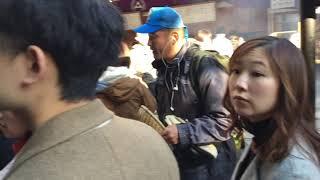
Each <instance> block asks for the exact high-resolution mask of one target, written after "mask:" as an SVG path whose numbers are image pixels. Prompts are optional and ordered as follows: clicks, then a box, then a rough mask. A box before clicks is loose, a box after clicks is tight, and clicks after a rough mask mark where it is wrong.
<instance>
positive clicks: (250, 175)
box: [231, 143, 258, 180]
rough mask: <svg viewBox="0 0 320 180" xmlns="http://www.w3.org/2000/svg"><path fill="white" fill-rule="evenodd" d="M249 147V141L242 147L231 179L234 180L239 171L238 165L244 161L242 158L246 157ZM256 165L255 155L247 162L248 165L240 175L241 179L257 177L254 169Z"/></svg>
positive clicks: (246, 179)
mask: <svg viewBox="0 0 320 180" xmlns="http://www.w3.org/2000/svg"><path fill="white" fill-rule="evenodd" d="M250 148H251V143H250V144H249V145H248V146H247V147H246V148H245V149H244V151H243V153H242V155H241V157H240V160H239V161H238V163H237V165H236V168H235V170H234V171H233V174H232V177H231V180H236V177H237V176H238V174H239V173H240V172H239V170H240V167H241V166H242V164H243V163H244V160H245V159H246V157H247V156H248V154H249V151H250ZM256 167H257V157H255V158H254V159H253V160H252V161H251V162H250V164H249V166H248V167H247V168H246V170H245V171H244V172H243V174H242V176H241V178H240V179H241V180H251V179H252V180H256V179H258V176H257V171H256Z"/></svg>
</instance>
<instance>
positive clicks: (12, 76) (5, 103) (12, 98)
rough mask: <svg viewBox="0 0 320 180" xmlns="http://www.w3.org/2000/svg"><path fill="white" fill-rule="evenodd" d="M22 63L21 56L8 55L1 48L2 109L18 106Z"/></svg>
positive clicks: (0, 91)
mask: <svg viewBox="0 0 320 180" xmlns="http://www.w3.org/2000/svg"><path fill="white" fill-rule="evenodd" d="M21 65H22V64H21V63H20V62H19V56H14V55H6V54H5V53H3V52H1V50H0V84H1V85H0V110H7V109H11V108H13V107H15V106H17V101H18V100H19V99H18V98H19V95H18V91H19V80H18V79H19V78H20V77H21V72H19V69H20V67H21Z"/></svg>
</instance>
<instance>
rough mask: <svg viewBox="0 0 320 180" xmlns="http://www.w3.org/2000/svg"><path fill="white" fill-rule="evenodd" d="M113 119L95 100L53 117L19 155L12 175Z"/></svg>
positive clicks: (35, 133)
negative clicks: (50, 151) (32, 160)
mask: <svg viewBox="0 0 320 180" xmlns="http://www.w3.org/2000/svg"><path fill="white" fill-rule="evenodd" d="M112 118H113V113H112V112H111V111H109V110H107V108H105V106H104V105H103V103H102V102H101V101H100V100H94V101H92V102H90V103H88V104H86V105H84V106H82V107H79V108H75V109H73V110H70V111H67V112H64V113H62V114H60V115H57V116H56V117H53V118H52V119H51V120H49V121H48V122H47V123H46V124H44V125H43V126H42V127H40V129H38V130H36V131H35V132H34V134H33V135H32V136H31V137H30V139H29V140H28V142H27V143H26V144H25V145H24V147H23V148H22V149H21V151H20V152H19V153H18V154H17V156H16V161H15V163H14V165H13V167H12V169H11V171H10V173H12V172H13V171H14V170H15V169H16V168H17V167H19V166H20V165H21V164H23V163H24V162H25V161H27V160H28V159H30V158H32V157H33V156H35V155H37V154H39V153H41V152H43V151H46V150H47V149H50V148H52V147H54V146H55V145H57V144H59V143H62V142H64V141H67V140H69V139H72V138H73V137H75V136H77V135H79V134H83V133H86V132H88V131H90V130H92V129H94V128H97V127H98V126H99V125H102V124H104V123H106V122H108V121H110V120H111V119H112Z"/></svg>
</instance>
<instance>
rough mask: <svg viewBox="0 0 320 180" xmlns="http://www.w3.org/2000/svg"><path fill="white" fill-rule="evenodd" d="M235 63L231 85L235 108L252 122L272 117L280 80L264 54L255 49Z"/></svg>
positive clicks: (232, 102)
mask: <svg viewBox="0 0 320 180" xmlns="http://www.w3.org/2000/svg"><path fill="white" fill-rule="evenodd" d="M235 61H236V62H235V63H234V64H233V65H232V67H231V74H230V78H229V84H228V85H229V94H230V99H231V104H232V106H233V108H234V109H235V111H236V113H237V114H238V115H240V116H242V117H244V118H246V119H249V120H250V121H251V122H258V121H262V120H265V119H266V118H269V117H270V116H271V113H272V112H273V110H274V108H275V106H276V104H277V99H278V91H279V79H278V78H277V77H276V76H275V74H274V73H273V71H272V69H271V67H270V63H269V61H268V59H267V56H266V54H265V51H264V50H263V49H262V48H256V49H253V50H252V51H250V52H249V53H247V54H246V55H244V56H242V57H241V58H240V59H236V60H235Z"/></svg>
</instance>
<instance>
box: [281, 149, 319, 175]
mask: <svg viewBox="0 0 320 180" xmlns="http://www.w3.org/2000/svg"><path fill="white" fill-rule="evenodd" d="M306 167H307V168H306ZM275 175H276V176H277V177H281V178H282V179H284V180H286V179H290V178H296V179H309V180H317V179H319V177H320V166H319V165H317V164H316V163H315V162H314V161H313V160H312V159H310V158H309V157H308V156H306V154H305V153H304V152H301V151H300V149H299V148H298V147H293V149H292V150H291V152H290V153H289V155H288V156H287V157H286V158H284V159H283V160H282V161H281V162H280V163H278V165H277V168H276V169H275Z"/></svg>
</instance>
